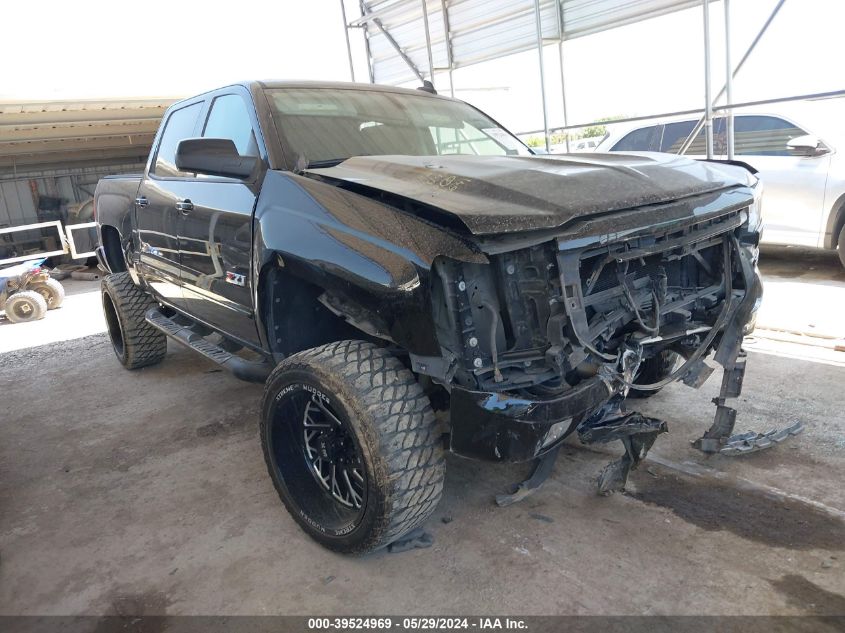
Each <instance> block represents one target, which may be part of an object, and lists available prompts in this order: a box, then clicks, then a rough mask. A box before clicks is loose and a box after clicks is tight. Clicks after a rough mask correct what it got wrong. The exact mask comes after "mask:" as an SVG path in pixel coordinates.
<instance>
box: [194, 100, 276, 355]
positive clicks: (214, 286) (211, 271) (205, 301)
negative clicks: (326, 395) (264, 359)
mask: <svg viewBox="0 0 845 633" xmlns="http://www.w3.org/2000/svg"><path fill="white" fill-rule="evenodd" d="M210 99H211V102H210V108H209V110H208V115H207V117H205V121H204V125H203V126H202V131H201V135H202V136H204V137H207V138H228V139H231V140H232V141H233V142H234V143H235V146H236V147H237V148H238V151H239V153H240V154H241V155H244V156H259V157H261V158H262V159H264V160H265V161H266V154H265V151H264V145H263V142H262V141H261V135H260V133H259V128H258V124H257V121H256V120H255V117H254V114H253V107H252V103H251V100H250V97H249V94H248V93H247V92H246V91H245V90H241V89H239V88H231V89H227V90H224V91H221V92H218V93H214V94H213V95H211V97H210ZM197 136H200V134H197ZM259 171H261V172H263V169H261V170H259ZM259 186H260V174H259V175H257V176H256V178H255V179H254V180H253V181H250V182H247V181H242V180H237V179H234V178H219V177H211V176H203V175H199V176H198V177H197V180H196V181H195V182H194V183H193V186H192V188H191V191H190V195H189V196H186V197H185V199H183V204H184V203H188V204H189V205H190V206H191V208H190V209H189V210H185V211H184V214H183V216H182V222H181V229H180V232H179V244H180V249H181V252H182V259H181V264H182V265H181V271H182V289H183V293H184V302H185V309H186V310H187V311H188V312H189V313H190V314H192V315H194V316H196V317H197V318H199V319H201V320H203V321H205V322H206V323H208V324H210V325H212V326H214V327H215V328H218V329H220V330H222V331H224V332H225V333H227V334H229V335H231V336H234V337H236V338H239V339H241V340H242V341H246V342H250V343H257V342H258V333H257V330H256V327H255V320H254V316H253V304H252V303H253V302H252V296H253V285H254V283H255V280H254V279H253V278H252V270H251V267H250V261H251V259H250V258H251V251H252V217H253V215H252V214H253V210H254V209H255V204H256V200H257V195H258V188H259Z"/></svg>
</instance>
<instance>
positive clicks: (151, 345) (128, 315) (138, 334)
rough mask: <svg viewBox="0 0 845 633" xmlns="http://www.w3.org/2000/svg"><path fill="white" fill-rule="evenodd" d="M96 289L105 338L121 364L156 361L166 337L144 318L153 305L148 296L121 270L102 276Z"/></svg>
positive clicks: (144, 364) (164, 350) (163, 351)
mask: <svg viewBox="0 0 845 633" xmlns="http://www.w3.org/2000/svg"><path fill="white" fill-rule="evenodd" d="M100 288H101V296H102V301H103V313H104V314H105V317H106V325H107V326H108V332H109V338H110V339H111V342H112V347H114V353H115V355H117V359H118V360H119V361H120V362H121V364H122V365H123V366H124V367H126V369H138V368H140V367H147V366H149V365H155V364H156V363H160V362H161V360H162V359H163V358H164V356H165V354H166V353H167V337H166V336H165V335H164V334H163V333H161V332H160V331H158V330H157V329H155V328H154V327H153V326H152V325H150V324H149V323H147V321H146V320H145V319H144V313H145V312H146V311H147V310H149V309H150V308H152V307H154V306H155V302H154V301H153V300H152V298H150V296H149V295H148V294H147V293H145V292H144V291H143V290H141V289H140V288H139V287H138V286H136V285H135V284H134V282H133V281H132V278H131V277H130V276H129V273H125V272H124V273H117V274H114V275H108V276H106V277H103V280H102V281H101V282H100Z"/></svg>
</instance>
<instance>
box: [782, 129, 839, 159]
mask: <svg viewBox="0 0 845 633" xmlns="http://www.w3.org/2000/svg"><path fill="white" fill-rule="evenodd" d="M786 149H788V150H789V153H790V154H792V155H793V156H821V155H822V154H827V153H828V152H829V151H830V150H829V149H828V148H826V147H825V146H824V145H822V143H821V141H820V140H819V139H818V137H817V136H813V135H812V134H805V135H804V136H796V137H795V138H793V139H790V140H788V141H787V142H786Z"/></svg>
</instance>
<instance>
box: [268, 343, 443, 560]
mask: <svg viewBox="0 0 845 633" xmlns="http://www.w3.org/2000/svg"><path fill="white" fill-rule="evenodd" d="M302 388H304V389H306V390H307V391H308V392H309V393H311V394H313V391H312V389H317V390H318V391H319V392H321V395H322V394H325V396H326V397H327V398H329V399H331V402H332V406H333V407H334V409H335V410H336V411H337V412H338V416H337V417H339V418H340V419H342V420H343V423H344V424H346V425H348V427H349V428H350V429H351V433H350V435H351V436H352V437H353V439H354V441H355V444H356V447H357V449H358V451H359V455H360V459H361V463H362V464H363V466H364V469H365V473H366V480H367V483H366V496H365V501H364V502H363V504H362V506H363V507H362V508H361V509H360V510H359V513H360V515H361V516H360V517H357V518H355V519H354V520H352V521H351V522H350V524H349V525H346V526H343V527H341V528H328V529H327V527H326V525H324V524H321V523H320V521H318V520H315V519H314V518H313V516H309V514H308V512H307V511H306V509H304V508H303V507H302V504H300V503H297V501H296V499H295V498H294V497H295V496H296V495H295V494H293V495H292V493H291V490H290V489H289V486H288V485H287V484H286V481H285V479H284V477H283V476H282V474H281V473H280V472H279V469H278V468H277V467H276V465H275V463H274V460H275V457H274V455H275V454H276V453H274V451H278V450H279V448H273V444H272V442H273V439H272V438H273V437H276V438H278V433H279V431H278V430H277V431H275V433H276V435H273V436H271V433H272V432H273V428H274V424H275V425H276V427H275V428H278V427H279V425H281V426H284V425H288V424H289V422H288V419H286V418H280V419H279V420H276V416H277V415H278V412H279V410H280V407H282V406H283V405H282V404H279V403H280V402H282V403H283V402H284V399H283V397H285V395H286V393H290V392H291V390H293V389H302ZM309 397H311V398H314V397H316V396H314V395H311V396H309ZM327 402H328V400H327ZM290 423H291V424H293V423H295V421H291V422H290ZM260 431H261V433H260V434H261V446H262V449H263V451H264V458H265V461H266V462H267V468H268V470H269V472H270V477H271V478H272V480H273V484H274V485H275V487H276V490H277V492H278V493H279V497H280V498H281V500H282V502H283V503H284V505H285V507H286V508H287V510H288V512H290V514H291V516H292V517H293V518H294V520H296V522H297V523H298V524H299V525H300V527H301V528H302V529H303V530H304V531H305V532H306V533H307V534H308V535H309V536H311V537H312V538H313V539H314V540H316V541H317V542H319V543H320V544H322V545H324V546H325V547H327V548H329V549H331V550H334V551H337V552H342V553H345V554H363V553H366V552H371V551H373V550H376V549H379V548H381V547H384V546H386V545H388V544H390V543H392V542H393V541H396V540H398V539H399V538H400V537H402V536H403V535H405V534H407V533H408V532H410V531H411V530H413V529H414V528H416V527H418V526H420V525H421V524H422V523H423V522H424V521H425V520H426V519H427V518H428V517H429V516H430V515H431V513H432V512H433V511H434V509H435V507H436V506H437V504H438V502H439V501H440V497H441V494H442V491H443V479H444V470H445V462H444V456H443V447H442V441H441V434H440V432H439V430H438V425H437V422H436V421H435V417H434V412H433V411H432V409H431V405H430V403H429V401H428V398H427V397H426V395H425V393H424V392H423V390H422V388H421V387H420V385H419V384H418V383H417V381H416V379H415V377H414V375H413V374H412V373H411V372H410V371H409V370H408V369H406V368H405V366H404V365H402V363H401V362H400V361H399V360H398V359H397V358H396V357H395V356H393V355H391V354H390V353H389V352H387V351H386V350H384V349H382V348H379V347H377V346H375V345H373V344H372V343H368V342H364V341H340V342H337V343H330V344H328V345H324V346H321V347H316V348H313V349H310V350H306V351H303V352H300V353H298V354H295V355H293V356H290V357H289V358H287V359H285V360H283V361H282V362H281V363H280V364H279V365H278V367H276V369H275V370H274V371H273V373H272V374H271V375H270V377H269V378H268V380H267V383H266V387H265V390H264V397H263V399H262V404H261V422H260ZM302 463H303V469H305V471H306V472H307V474H308V475H311V472H310V471H308V470H307V465H306V463H307V462H306V461H305V459H303V460H302ZM288 468H289V467H288ZM291 479H292V478H291ZM292 485H294V490H295V486H296V483H295V482H292ZM299 494H302V493H301V492H300V493H299Z"/></svg>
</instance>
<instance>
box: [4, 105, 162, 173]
mask: <svg viewBox="0 0 845 633" xmlns="http://www.w3.org/2000/svg"><path fill="white" fill-rule="evenodd" d="M174 101H175V99H129V100H126V99H125V100H99V101H40V102H29V101H26V102H25V101H0V172H11V171H18V170H20V171H29V170H32V169H48V168H54V167H67V166H68V165H69V164H73V165H79V166H83V165H98V164H108V163H138V162H143V161H145V160H146V157H147V154H148V153H149V149H150V146H151V145H152V140H153V137H154V136H155V133H156V130H157V129H158V124H159V122H160V121H161V117H162V115H163V114H164V111H165V110H166V109H167V107H168V106H169V105H170V104H171V103H173V102H174Z"/></svg>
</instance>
